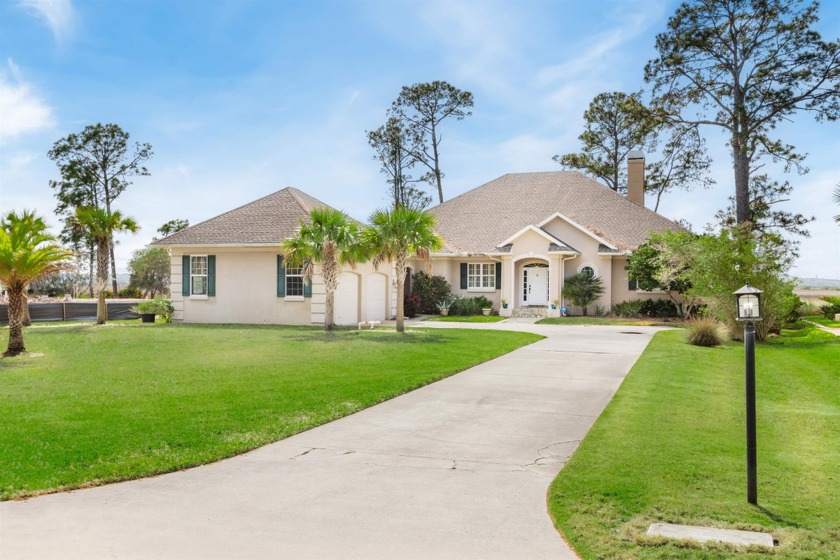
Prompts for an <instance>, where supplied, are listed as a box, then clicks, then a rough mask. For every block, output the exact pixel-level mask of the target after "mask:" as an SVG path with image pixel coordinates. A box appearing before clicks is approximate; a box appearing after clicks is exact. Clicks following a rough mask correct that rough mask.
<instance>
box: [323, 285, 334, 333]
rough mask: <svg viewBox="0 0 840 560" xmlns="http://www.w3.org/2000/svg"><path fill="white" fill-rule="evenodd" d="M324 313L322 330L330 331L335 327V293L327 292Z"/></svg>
mask: <svg viewBox="0 0 840 560" xmlns="http://www.w3.org/2000/svg"><path fill="white" fill-rule="evenodd" d="M325 311H326V313H325V315H324V330H325V331H331V330H333V327H334V326H335V292H327V304H326V310H325Z"/></svg>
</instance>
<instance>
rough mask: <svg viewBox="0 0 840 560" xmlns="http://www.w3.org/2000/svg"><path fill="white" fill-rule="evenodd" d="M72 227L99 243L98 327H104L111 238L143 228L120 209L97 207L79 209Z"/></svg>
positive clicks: (97, 251)
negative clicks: (111, 209) (112, 209)
mask: <svg viewBox="0 0 840 560" xmlns="http://www.w3.org/2000/svg"><path fill="white" fill-rule="evenodd" d="M72 227H74V228H77V229H80V230H83V231H85V232H87V233H88V234H89V235H90V236H91V238H93V239H94V240H95V241H96V292H97V294H98V298H97V303H96V324H97V325H104V324H105V322H106V321H107V320H108V308H107V307H106V305H105V288H106V286H107V285H108V263H109V256H110V249H111V239H112V238H113V236H114V234H115V233H117V232H120V231H128V232H131V233H136V232H137V231H138V230H139V229H140V226H138V225H137V222H135V221H134V219H133V218H129V217H128V216H123V215H122V213H121V212H120V211H119V210H115V211H113V212H109V211H108V210H105V209H104V208H97V207H96V206H79V207H78V208H76V213H75V214H74V215H73V221H72Z"/></svg>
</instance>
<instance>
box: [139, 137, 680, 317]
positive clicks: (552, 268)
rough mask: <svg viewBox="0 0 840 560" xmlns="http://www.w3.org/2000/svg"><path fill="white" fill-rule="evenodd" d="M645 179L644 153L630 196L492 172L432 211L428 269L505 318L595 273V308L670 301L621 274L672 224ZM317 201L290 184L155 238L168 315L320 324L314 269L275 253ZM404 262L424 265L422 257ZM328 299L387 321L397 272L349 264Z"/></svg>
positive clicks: (340, 309)
mask: <svg viewBox="0 0 840 560" xmlns="http://www.w3.org/2000/svg"><path fill="white" fill-rule="evenodd" d="M643 184H644V156H642V155H641V153H640V152H636V153H633V154H631V159H630V160H629V161H628V195H627V196H626V197H625V196H623V195H620V194H618V193H616V192H614V191H612V190H611V189H609V188H608V187H606V186H604V185H602V184H600V183H598V182H597V181H594V180H592V179H590V178H588V177H586V176H585V175H583V174H581V173H578V172H576V171H554V172H544V173H512V174H508V175H504V176H502V177H499V178H498V179H495V180H493V181H490V182H489V183H486V184H484V185H482V186H480V187H477V188H475V189H473V190H471V191H468V192H466V193H464V194H462V195H460V196H458V197H455V198H453V199H451V200H449V201H447V202H444V203H443V204H441V205H439V206H437V207H435V208H432V209H431V210H430V211H431V213H432V214H434V216H435V217H436V218H437V232H438V234H439V235H440V236H441V237H442V239H443V241H444V246H443V249H442V250H441V251H440V252H438V253H434V254H432V272H433V274H436V275H440V276H443V277H444V278H446V279H447V281H448V282H449V283H450V284H451V286H452V290H453V293H454V294H456V295H460V296H465V297H471V296H477V295H483V296H486V297H487V298H489V299H490V300H491V301H493V303H494V307H495V308H496V309H497V310H499V312H500V313H501V314H502V315H511V314H514V313H519V312H522V311H523V310H527V311H526V312H534V311H536V312H537V313H539V314H546V315H548V316H557V315H559V314H560V307H562V306H563V305H566V306H567V307H571V306H570V305H569V302H567V301H565V300H564V298H563V282H562V281H561V279H564V278H567V277H569V276H571V275H574V274H576V273H578V272H581V271H586V272H588V273H590V274H593V275H595V276H599V277H600V278H602V280H603V283H604V287H605V288H606V289H605V292H604V294H603V295H602V296H601V298H600V299H599V300H598V301H597V302H596V303H595V304H593V306H594V305H601V306H602V307H603V308H605V309H609V308H610V307H611V306H612V305H613V304H615V303H618V302H621V301H624V300H629V299H639V298H645V299H646V298H649V297H653V298H661V297H666V296H665V295H664V294H660V293H650V292H640V291H638V290H636V288H635V286H634V285H633V283H631V282H628V279H627V272H626V270H625V269H624V267H625V265H626V264H627V257H628V255H629V254H630V253H631V252H632V251H633V250H634V249H635V248H636V247H637V246H639V245H640V244H641V243H643V242H644V241H645V240H646V239H647V238H648V236H649V234H650V232H652V231H656V232H661V231H664V230H667V229H670V230H677V229H679V226H678V225H677V224H676V223H675V222H673V221H671V220H669V219H667V218H665V217H663V216H661V215H659V214H657V213H655V212H653V211H652V210H650V209H648V208H645V207H644V191H643ZM323 206H328V205H327V204H325V203H324V202H321V201H319V200H317V199H315V198H313V197H311V196H309V195H307V194H306V193H304V192H302V191H300V190H298V189H295V188H291V187H289V188H285V189H283V190H280V191H278V192H275V193H273V194H270V195H268V196H266V197H264V198H261V199H259V200H256V201H254V202H251V203H250V204H246V205H245V206H242V207H240V208H237V209H234V210H231V211H229V212H226V213H224V214H222V215H220V216H217V217H215V218H211V219H210V220H207V221H205V222H202V223H199V224H196V225H194V226H191V227H189V228H187V229H185V230H183V231H180V232H178V233H175V234H173V235H170V236H168V237H166V238H164V239H161V240H158V241H156V242H155V243H154V245H156V246H162V247H166V248H168V249H169V251H170V254H171V257H172V275H171V282H172V289H171V294H172V295H171V297H172V303H173V306H174V308H175V314H174V317H173V318H174V320H175V321H185V322H191V323H278V324H317V323H323V319H324V311H325V310H324V308H325V299H326V297H325V291H324V285H323V280H322V279H321V277H320V276H319V275H318V274H317V268H316V274H315V275H314V276H313V278H312V279H311V280H310V281H309V282H308V283H305V282H304V281H303V278H302V277H301V275H300V270H299V269H290V268H287V267H285V266H284V264H283V259H282V255H281V251H280V244H281V240H283V239H286V238H288V237H291V236H293V235H294V234H295V232H296V230H297V228H298V226H299V223H300V220H301V219H305V218H306V216H307V215H308V213H309V211H310V210H311V209H312V208H316V207H323ZM410 266H411V268H412V270H413V271H419V270H423V267H424V265H423V264H422V263H421V262H419V261H412V262H411V263H410ZM503 301H504V302H505V303H507V304H508V305H507V308H504V307H503V306H502V305H501V304H502V303H503ZM552 303H554V304H556V305H555V306H554V307H555V308H554V309H552V308H551V307H552V305H551V304H552ZM335 304H336V313H335V319H336V323H337V324H348V325H349V324H355V323H357V322H359V321H373V320H384V319H388V318H392V317H393V316H394V315H395V314H396V288H395V279H394V272H393V270H391V269H390V268H389V267H380V269H379V270H375V269H374V268H373V266H372V265H370V264H361V265H358V266H357V267H356V269H350V268H349V267H348V268H347V269H346V270H345V271H344V272H343V273H342V275H341V279H340V282H339V288H338V291H337V292H336V298H335Z"/></svg>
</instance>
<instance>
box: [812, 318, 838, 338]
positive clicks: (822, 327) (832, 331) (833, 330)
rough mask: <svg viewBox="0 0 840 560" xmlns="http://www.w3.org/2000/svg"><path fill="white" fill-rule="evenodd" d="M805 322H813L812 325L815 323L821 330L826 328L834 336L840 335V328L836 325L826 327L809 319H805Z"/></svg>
mask: <svg viewBox="0 0 840 560" xmlns="http://www.w3.org/2000/svg"><path fill="white" fill-rule="evenodd" d="M805 322H806V323H811V324H812V325H814V326H815V327H817V328H819V329H821V330H824V331H826V332H830V333H831V334H833V335H834V336H840V329H838V328H836V327H826V326H825V325H821V324H819V323H815V322H813V321H808V320H807V319H806V320H805Z"/></svg>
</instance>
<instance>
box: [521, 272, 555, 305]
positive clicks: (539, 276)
mask: <svg viewBox="0 0 840 560" xmlns="http://www.w3.org/2000/svg"><path fill="white" fill-rule="evenodd" d="M548 281H549V278H548V264H546V263H544V262H531V263H528V264H524V265H522V268H521V272H520V284H519V285H520V286H521V290H520V293H519V299H520V304H521V305H522V306H523V307H526V306H546V305H548V300H549V297H548V289H549V283H548Z"/></svg>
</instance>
